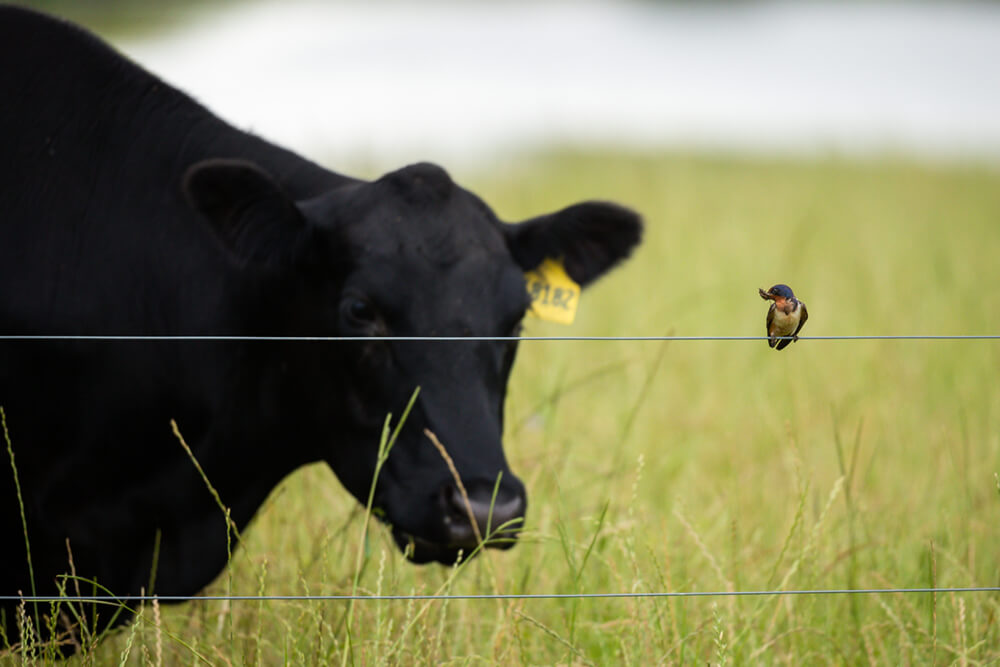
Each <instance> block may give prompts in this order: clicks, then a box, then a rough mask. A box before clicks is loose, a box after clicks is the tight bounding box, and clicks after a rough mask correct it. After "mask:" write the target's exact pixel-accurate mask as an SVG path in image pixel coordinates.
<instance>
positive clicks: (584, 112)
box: [118, 0, 1000, 164]
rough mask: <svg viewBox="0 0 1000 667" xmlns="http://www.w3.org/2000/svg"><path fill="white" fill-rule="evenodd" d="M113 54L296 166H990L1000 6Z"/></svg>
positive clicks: (557, 25)
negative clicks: (919, 160) (554, 159)
mask: <svg viewBox="0 0 1000 667" xmlns="http://www.w3.org/2000/svg"><path fill="white" fill-rule="evenodd" d="M118 46H119V47H120V48H122V49H123V50H124V51H125V52H126V53H128V54H130V55H131V56H132V57H134V58H135V59H137V60H138V61H139V62H141V63H143V64H144V65H146V66H147V67H148V68H150V69H152V70H153V71H154V72H156V73H158V74H160V75H161V76H162V77H164V78H165V79H166V80H167V81H169V82H170V83H173V84H174V85H176V86H178V87H180V88H182V89H183V90H186V91H187V92H189V93H191V94H193V95H194V96H195V97H196V98H198V99H199V100H201V101H202V102H204V103H205V104H206V105H208V106H209V107H210V108H211V109H213V110H214V111H215V112H216V113H218V114H219V115H221V116H223V117H224V118H226V119H227V120H229V121H231V122H233V123H235V124H236V125H238V126H240V127H242V128H247V129H251V130H253V131H254V132H257V133H259V134H261V135H263V136H265V137H268V138H269V139H272V140H274V141H277V142H279V143H282V144H285V145H287V146H290V147H292V148H294V149H296V150H298V151H300V152H303V153H304V154H307V155H312V156H317V155H332V156H336V155H349V156H365V157H368V158H370V159H374V160H376V161H382V160H384V161H386V162H387V163H391V164H396V163H400V162H405V161H412V160H417V159H432V160H439V161H452V160H476V159H483V158H484V156H487V155H491V154H497V153H498V152H503V151H506V150H507V149H511V148H514V149H520V148H532V147H535V146H537V145H540V144H541V145H545V144H552V143H556V144H572V145H584V146H595V145H597V146H604V145H624V146H627V147H632V148H642V149H658V148H664V147H674V148H677V147H681V148H706V147H708V148H716V149H727V150H737V151H754V152H774V151H782V152H784V151H793V152H823V151H828V150H833V151H844V152H848V153H856V152H861V153H866V152H879V151H885V150H889V151H899V152H903V153H910V154H915V155H918V156H924V157H931V158H949V159H952V158H964V157H975V158H980V159H983V158H985V159H988V160H991V161H996V160H1000V6H998V5H997V4H985V3H984V4H962V3H953V4H941V5H935V4H926V3H891V4H873V3H867V2H866V3H848V4H845V5H844V6H841V5H839V4H834V3H821V4H810V3H802V4H798V3H795V4H784V3H779V4H760V5H758V4H748V5H745V4H735V5H729V4H723V5H713V6H712V7H711V8H706V7H701V6H696V5H694V3H691V4H682V5H673V4H662V3H636V4H632V3H576V2H574V3H544V2H542V3H539V2H530V3H502V2H496V3H464V4H459V3H446V4H441V3H433V4H418V3H402V2H400V3H395V2H392V3H385V2H379V3H364V4H362V3H355V2H346V3H332V2H318V1H314V2H308V1H303V0H281V1H280V2H279V1H269V2H264V3H261V4H257V5H250V6H242V7H241V6H236V7H234V8H232V9H228V10H225V11H220V12H217V13H214V14H210V15H207V16H206V18H205V20H204V21H201V22H199V23H198V24H196V25H187V26H183V27H181V28H179V29H178V30H175V31H173V32H171V33H170V34H166V35H163V36H160V37H157V38H153V39H145V40H139V41H126V42H119V44H118Z"/></svg>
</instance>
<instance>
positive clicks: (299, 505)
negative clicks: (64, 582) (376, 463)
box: [12, 154, 1000, 665]
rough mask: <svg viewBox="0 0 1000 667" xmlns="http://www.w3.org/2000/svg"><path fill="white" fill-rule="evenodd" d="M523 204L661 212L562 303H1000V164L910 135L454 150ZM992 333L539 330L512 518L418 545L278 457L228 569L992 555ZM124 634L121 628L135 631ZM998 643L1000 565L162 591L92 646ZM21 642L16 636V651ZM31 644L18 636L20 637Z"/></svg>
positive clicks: (784, 648) (370, 571) (722, 656)
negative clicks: (674, 146) (668, 152)
mask: <svg viewBox="0 0 1000 667" xmlns="http://www.w3.org/2000/svg"><path fill="white" fill-rule="evenodd" d="M454 175H455V176H456V178H457V179H458V180H460V181H462V182H463V184H465V185H467V186H469V187H471V188H473V189H475V190H477V191H478V192H479V193H480V194H482V195H483V196H484V198H485V199H486V200H487V201H489V202H491V203H492V204H493V205H494V206H495V208H496V209H497V211H498V213H499V214H500V215H501V216H503V217H505V218H507V219H512V220H513V219H518V218H521V217H524V216H528V215H532V214H535V213H538V212H540V211H543V210H548V209H553V208H557V207H560V206H563V205H565V204H568V203H570V202H572V201H576V200H579V199H585V198H594V197H596V198H606V199H612V200H617V201H621V202H623V203H627V204H629V205H631V206H633V207H634V208H636V209H638V210H639V211H641V212H642V213H643V215H644V216H645V219H646V224H647V233H646V239H645V242H644V245H643V246H642V247H641V249H640V251H639V252H638V253H637V255H636V256H635V258H634V260H633V261H631V262H630V263H629V264H627V265H626V266H625V267H623V268H622V269H620V270H619V271H616V272H615V273H613V274H612V275H611V276H610V277H609V278H608V279H607V280H605V281H604V282H602V283H600V284H598V285H596V286H595V287H593V288H592V289H591V290H589V291H588V292H587V293H586V294H585V295H584V298H583V301H582V305H581V311H580V313H579V316H578V319H577V323H576V324H575V325H573V327H571V328H563V327H558V326H557V325H548V324H542V323H538V322H536V321H530V322H529V323H528V327H527V330H526V333H527V334H529V335H547V334H552V335H558V334H580V335H591V334H593V335H605V334H608V335H661V334H675V335H684V336H688V335H692V336H695V335H732V336H756V335H762V334H763V331H764V317H765V313H766V310H767V304H766V303H765V302H763V301H761V299H760V298H759V297H758V296H757V288H758V287H765V288H766V287H769V286H770V285H772V284H774V283H778V282H784V283H788V284H790V285H791V286H792V287H793V288H794V289H795V290H796V294H797V295H799V296H800V297H801V298H802V299H803V300H804V301H806V302H807V303H808V305H809V312H810V320H809V323H808V325H807V326H806V328H805V330H804V332H803V333H804V335H806V336H810V335H812V336H821V335H841V334H843V335H862V334H976V333H992V334H995V333H1000V172H998V171H996V170H990V169H985V168H973V167H927V166H919V165H914V164H911V163H907V162H904V161H894V160H880V161H872V162H862V163H858V162H849V161H842V160H837V159H829V160H821V161H793V160H771V161H769V160H752V161H751V160H737V159H725V158H712V157H689V156H644V157H637V156H623V155H610V154H609V155H603V154H557V155H551V156H548V157H540V158H537V159H533V160H531V161H528V162H519V163H517V164H516V165H515V164H514V163H504V164H502V165H498V166H497V167H496V168H495V169H494V170H492V171H488V172H487V171H483V172H482V173H480V174H478V175H477V174H467V175H463V174H461V173H456V174H454ZM998 378H1000V342H997V341H892V340H886V341H812V340H802V341H800V342H798V343H796V344H794V345H792V346H790V347H789V348H788V349H786V350H784V351H782V352H775V351H773V350H771V349H769V348H768V347H767V345H766V344H765V343H764V342H762V341H753V342H711V341H705V342H667V343H664V342H527V343H524V344H522V346H521V351H520V356H519V360H518V364H517V366H516V367H515V372H514V376H513V379H512V383H511V388H510V396H509V402H508V406H507V422H508V425H507V452H508V456H509V458H510V460H511V464H512V467H513V469H514V470H515V471H516V472H518V473H519V474H520V475H521V476H522V478H523V479H524V481H525V483H526V485H527V487H528V489H529V499H530V500H529V515H528V530H527V532H526V534H525V535H524V537H523V539H522V542H521V544H520V545H519V546H518V547H517V548H515V549H513V550H511V551H509V552H504V553H487V554H486V555H485V557H481V558H478V559H475V560H473V561H471V562H469V563H468V564H467V565H463V566H461V567H459V568H455V569H448V568H443V567H438V566H429V567H414V566H411V565H409V564H407V563H405V562H403V560H402V559H401V557H400V556H399V555H398V554H397V552H396V549H395V547H394V546H393V545H392V544H391V540H390V538H389V536H388V534H387V531H385V529H384V528H382V527H380V526H373V527H372V531H371V533H370V535H369V537H368V539H367V540H366V541H365V542H362V541H361V536H362V528H363V520H364V517H363V514H362V512H361V511H360V510H359V508H357V507H356V506H355V504H354V503H353V501H352V500H350V499H349V497H348V495H347V494H346V492H344V491H343V490H342V489H341V488H339V484H338V483H337V481H336V479H335V478H334V477H333V475H332V474H331V473H330V472H329V471H328V470H327V469H325V468H322V467H313V468H309V469H306V470H303V471H300V472H299V473H297V474H295V475H293V476H292V477H290V478H289V479H287V480H286V481H285V482H284V483H283V484H282V485H281V487H280V488H279V489H277V490H276V491H275V492H274V494H273V495H272V497H271V499H270V500H269V502H268V503H267V505H266V506H265V508H264V509H263V511H262V512H261V513H260V515H259V516H258V518H257V519H256V521H255V523H254V524H253V525H252V526H251V528H250V530H249V531H247V533H246V535H245V536H244V538H245V541H244V544H243V546H242V547H241V548H240V549H238V550H237V552H236V554H235V556H234V562H233V564H232V567H231V568H230V570H229V571H228V572H227V573H225V574H223V575H222V576H221V577H220V578H219V580H218V581H217V582H216V583H215V584H213V586H211V587H210V589H209V590H208V591H207V592H208V593H215V594H221V593H226V592H227V591H230V590H231V591H232V592H234V593H240V594H256V593H261V592H263V593H267V594H300V593H309V594H317V593H330V594H342V593H350V592H351V590H352V587H353V585H354V581H355V574H356V572H357V570H356V563H357V562H358V558H359V554H360V556H361V558H362V561H363V566H362V569H361V571H360V576H359V578H358V581H359V586H358V589H359V590H360V591H363V592H367V593H373V594H375V593H382V594H387V593H437V592H449V593H492V592H503V593H577V592H587V593H604V592H654V591H754V590H801V589H843V588H869V587H871V588H895V587H966V586H997V585H1000V558H998V556H997V554H998V553H1000V482H998V479H997V473H998V472H1000V388H998V382H997V380H998ZM126 653H127V656H126V655H125V654H126ZM198 656H201V657H202V658H203V659H204V660H207V661H208V662H212V663H219V664H226V663H234V664H264V665H270V664H281V663H283V662H287V663H292V664H328V663H333V664H341V663H346V664H359V665H360V664H364V665H372V664H382V663H390V664H410V663H419V664H438V663H459V664H481V663H494V662H496V663H501V664H530V665H540V664H554V663H574V664H622V663H624V664H643V665H645V664H662V663H696V662H697V663H701V664H705V663H712V664H725V663H732V664H773V663H778V664H781V663H786V664H796V665H798V664H813V663H820V664H823V663H837V664H842V663H851V664H858V663H872V664H929V663H936V664H952V663H959V664H984V663H995V662H997V661H998V660H1000V594H996V593H957V594H954V593H941V594H937V595H930V594H905V595H904V594H871V595H857V596H848V595H803V596H753V597H697V598H669V599H648V598H647V599H581V600H567V599H562V600H546V599H527V600H525V599H522V600H505V601H490V600H452V601H400V602H373V601H368V602H357V603H355V604H354V605H353V607H351V606H350V605H348V604H347V603H344V602H284V601H269V602H262V603H258V602H250V603H239V602H237V603H233V604H232V605H228V604H225V603H221V602H214V601H205V602H194V603H189V604H184V605H181V606H169V607H168V606H163V607H158V608H153V607H149V606H147V607H146V608H144V609H143V610H142V612H141V617H140V618H139V620H138V621H137V622H136V623H135V624H133V625H132V626H130V627H129V628H126V629H124V630H121V631H119V632H117V633H116V634H114V635H112V636H111V637H110V638H108V639H107V640H106V641H105V642H104V643H103V644H101V645H100V646H99V647H98V648H97V649H96V650H95V651H94V652H92V653H90V654H88V655H84V656H81V657H77V658H74V659H73V662H74V663H77V662H82V663H86V664H109V663H112V662H116V663H117V662H120V661H122V660H123V658H127V660H128V662H129V663H131V664H137V663H140V662H142V663H146V662H150V663H159V662H161V661H162V663H163V664H193V663H195V662H197V661H198V659H199V658H198ZM12 659H13V658H12ZM18 659H19V658H18Z"/></svg>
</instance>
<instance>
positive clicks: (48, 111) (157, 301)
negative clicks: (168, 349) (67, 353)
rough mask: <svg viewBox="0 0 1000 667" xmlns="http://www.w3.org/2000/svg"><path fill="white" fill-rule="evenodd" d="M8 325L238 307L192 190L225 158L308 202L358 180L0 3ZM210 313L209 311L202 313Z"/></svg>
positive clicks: (86, 322) (110, 321)
mask: <svg viewBox="0 0 1000 667" xmlns="http://www.w3.org/2000/svg"><path fill="white" fill-rule="evenodd" d="M0 62H3V63H4V66H3V67H2V68H0V90H2V91H3V92H4V97H5V98H6V100H5V103H4V104H0V145H2V146H3V147H4V154H5V158H6V159H5V160H4V162H3V164H2V165H0V184H2V185H0V210H2V211H3V212H4V214H3V217H2V218H0V234H2V236H3V243H0V325H2V326H3V328H4V329H5V331H6V332H7V333H60V334H64V333H90V334H93V333H173V332H177V331H180V330H186V331H188V332H190V331H192V330H201V329H204V328H205V327H209V328H211V327H213V326H215V327H216V328H218V323H213V322H211V321H209V322H198V321H197V320H199V319H201V318H200V316H199V309H212V308H213V303H217V302H218V300H219V299H224V298H227V297H226V295H223V294H221V293H213V287H214V286H218V290H221V289H223V287H222V286H223V285H224V284H225V282H226V272H227V271H229V270H230V267H229V265H228V264H227V262H226V260H225V257H224V256H223V254H222V253H221V251H220V248H219V247H218V244H217V243H215V242H214V238H213V237H212V234H211V232H210V230H209V229H208V228H207V227H206V225H205V224H204V221H203V220H202V219H201V218H200V217H199V216H198V215H197V214H196V213H195V212H194V211H193V210H192V209H191V208H190V207H189V206H188V204H187V202H186V201H185V200H184V197H183V195H182V192H181V181H182V179H183V174H184V171H185V170H186V169H187V168H188V167H189V166H190V165H191V164H193V163H195V162H197V161H199V160H202V159H206V158H213V157H227V158H231V157H239V158H245V159H249V160H252V161H254V162H256V163H257V164H259V165H261V166H262V167H263V168H265V169H266V170H268V171H269V172H270V173H271V174H272V175H273V176H274V177H275V178H276V179H278V180H279V182H281V183H282V185H283V186H284V187H285V188H286V189H287V190H288V191H289V193H290V194H292V196H294V197H296V198H305V197H309V196H313V195H315V194H318V193H319V192H322V191H324V190H326V189H329V188H331V187H336V186H337V185H339V184H341V183H343V182H346V181H347V180H348V179H345V178H344V177H341V176H339V175H336V174H333V173H331V172H329V171H326V170H324V169H322V168H320V167H318V166H316V165H315V164H313V163H311V162H309V161H308V160H305V159H303V158H301V157H299V156H297V155H295V154H294V153H291V152H290V151H286V150H284V149H281V148H279V147H276V146H274V145H272V144H269V143H267V142H265V141H263V140H261V139H259V138H257V137H254V136H252V135H249V134H247V133H244V132H241V131H239V130H236V129H235V128H233V127H231V126H229V125H228V124H226V123H225V122H223V121H222V120H220V119H218V118H217V117H215V116H214V115H213V114H212V113H211V112H209V111H208V110H206V109H205V108H204V107H202V106H201V105H199V104H198V103H197V102H195V101H194V100H192V99H191V98H190V97H188V96H187V95H186V94H184V93H182V92H180V91H178V90H176V89H175V88H173V87H171V86H170V85H167V84H166V83H164V82H162V81H161V80H159V79H158V78H157V77H155V76H154V75H152V74H150V73H149V72H147V71H145V70H144V69H142V68H141V67H139V66H138V65H136V64H134V63H133V62H131V61H129V60H128V59H127V58H125V57H123V56H122V55H121V54H119V53H118V52H116V51H114V50H113V49H111V48H110V47H108V46H107V45H106V44H104V43H103V42H101V41H100V40H99V39H97V38H96V37H94V36H93V35H91V34H89V33H87V32H86V31H83V30H81V29H79V28H77V27H75V26H73V25H71V24H69V23H66V22H63V21H60V20H57V19H53V18H50V17H48V16H45V15H42V14H38V13H36V12H33V11H30V10H24V9H19V8H15V7H3V8H0ZM199 302H200V303H201V305H198V303H199Z"/></svg>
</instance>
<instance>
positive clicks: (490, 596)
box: [0, 586, 1000, 603]
mask: <svg viewBox="0 0 1000 667" xmlns="http://www.w3.org/2000/svg"><path fill="white" fill-rule="evenodd" d="M907 593H909V594H914V593H921V594H937V593H1000V586H970V587H949V588H826V589H815V590H775V591H767V590H761V591H665V592H656V591H650V592H645V593H643V592H627V593H469V594H461V593H455V594H446V595H432V594H408V595H407V594H400V595H128V596H121V597H119V596H115V595H64V596H54V595H0V601H4V602H21V601H22V600H23V601H24V602H117V603H121V602H152V601H153V600H156V601H158V602H193V601H195V600H201V601H204V602H226V601H228V602H267V601H286V602H350V601H358V602H362V601H368V602H387V601H400V600H401V601H410V600H415V601H419V600H442V601H443V600H567V599H568V600H591V599H598V600H605V599H616V598H617V599H635V598H705V597H765V596H771V595H782V596H790V595H899V594H907Z"/></svg>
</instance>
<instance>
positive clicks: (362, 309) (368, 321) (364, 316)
mask: <svg viewBox="0 0 1000 667" xmlns="http://www.w3.org/2000/svg"><path fill="white" fill-rule="evenodd" d="M340 311H341V312H342V313H343V315H344V318H345V319H346V320H347V321H348V322H349V323H351V324H352V325H354V326H356V327H366V326H371V325H372V324H374V323H375V320H376V319H377V318H378V314H377V313H376V312H375V308H374V307H373V306H372V305H371V304H370V303H368V302H367V301H365V300H364V299H361V298H359V297H348V298H347V299H344V301H343V302H342V303H341V306H340Z"/></svg>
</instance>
